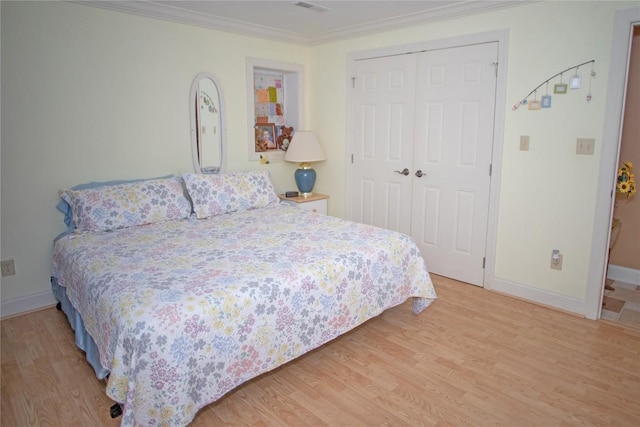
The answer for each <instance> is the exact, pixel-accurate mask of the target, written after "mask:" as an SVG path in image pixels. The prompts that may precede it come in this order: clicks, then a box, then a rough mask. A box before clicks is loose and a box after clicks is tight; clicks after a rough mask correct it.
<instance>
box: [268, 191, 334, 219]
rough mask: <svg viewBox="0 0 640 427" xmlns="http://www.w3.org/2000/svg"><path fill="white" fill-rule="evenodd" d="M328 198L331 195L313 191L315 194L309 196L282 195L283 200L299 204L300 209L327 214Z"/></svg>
mask: <svg viewBox="0 0 640 427" xmlns="http://www.w3.org/2000/svg"><path fill="white" fill-rule="evenodd" d="M327 199H329V196H327V195H326V194H318V193H313V195H312V196H309V197H285V196H284V194H281V195H280V200H282V201H283V202H286V203H289V204H290V205H293V206H297V207H299V208H300V209H305V210H308V211H313V212H318V213H321V214H324V215H326V214H327Z"/></svg>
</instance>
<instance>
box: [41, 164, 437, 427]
mask: <svg viewBox="0 0 640 427" xmlns="http://www.w3.org/2000/svg"><path fill="white" fill-rule="evenodd" d="M60 194H61V198H62V201H61V204H62V205H63V206H64V209H61V210H63V211H64V212H65V215H66V222H67V224H68V225H69V226H70V228H69V230H68V232H67V233H64V234H63V235H62V236H60V237H59V238H57V239H56V241H55V243H54V253H53V265H52V287H53V292H54V295H55V296H56V298H58V300H59V301H60V302H61V305H62V308H63V310H64V311H65V313H66V314H67V317H68V318H69V321H70V323H71V326H72V327H73V328H74V329H75V333H76V343H77V345H78V346H79V347H80V348H82V349H83V350H85V352H86V353H87V358H88V359H89V361H90V362H91V363H92V365H93V366H94V369H95V370H96V375H97V377H98V378H101V377H104V378H108V380H107V386H106V393H107V395H108V396H109V397H110V398H112V399H113V400H114V401H116V402H119V403H121V404H122V407H123V414H122V419H121V425H122V426H142V425H144V426H147V425H171V426H183V425H187V424H189V423H190V422H191V421H192V420H193V418H194V417H195V415H196V413H197V411H198V410H199V409H200V408H202V407H204V406H206V405H208V404H209V403H211V402H214V401H216V400H218V399H220V398H222V397H223V396H224V395H225V394H226V393H228V392H229V391H231V390H233V389H234V388H236V387H237V386H239V385H240V384H242V383H244V382H245V381H247V380H249V379H251V378H254V377H256V376H258V375H260V374H262V373H265V372H268V371H270V370H272V369H274V368H276V367H278V366H280V365H282V364H284V363H286V362H288V361H290V360H292V359H294V358H296V357H298V356H300V355H302V354H304V353H306V352H308V351H310V350H312V349H314V348H317V347H319V346H321V345H322V344H324V343H326V342H328V341H330V340H332V339H334V338H336V337H337V336H339V335H341V334H343V333H345V332H347V331H349V330H351V329H353V328H354V327H356V326H358V325H360V324H362V323H363V322H365V321H367V320H368V319H371V318H373V317H375V316H377V315H379V314H380V313H382V312H383V311H384V310H386V309H388V308H390V307H393V306H396V305H399V304H401V303H403V302H405V301H406V300H408V299H410V298H412V299H413V306H412V307H413V311H414V312H415V313H416V314H417V313H420V312H421V311H423V310H424V309H425V308H426V307H427V306H428V305H429V304H430V303H431V302H432V301H433V300H434V299H435V298H436V293H435V290H434V288H433V285H432V283H431V279H430V277H429V273H428V271H427V269H426V267H425V264H424V261H423V259H422V257H421V255H420V251H419V249H418V248H417V246H416V245H415V244H414V243H413V242H412V241H411V239H410V238H409V237H408V236H406V235H404V234H400V233H397V232H393V231H389V230H384V229H380V228H376V227H372V226H367V225H363V224H357V223H353V222H350V221H346V220H342V219H339V218H335V217H330V216H326V215H321V214H317V213H314V212H310V211H305V210H301V209H299V208H296V207H294V206H290V205H288V204H284V203H280V201H279V198H278V197H277V195H276V193H275V191H274V189H273V187H272V185H271V182H270V180H269V175H268V173H267V172H262V171H261V172H238V173H228V174H220V175H196V174H184V175H182V176H176V177H163V178H158V179H152V180H144V181H137V182H129V183H117V184H112V185H101V186H93V187H89V188H76V189H64V190H61V192H60Z"/></svg>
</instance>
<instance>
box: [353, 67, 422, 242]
mask: <svg viewBox="0 0 640 427" xmlns="http://www.w3.org/2000/svg"><path fill="white" fill-rule="evenodd" d="M415 61H416V56H415V55H400V56H392V57H385V58H377V59H368V60H362V61H358V62H357V63H356V66H355V80H354V88H353V104H352V105H353V110H352V111H353V115H352V117H353V123H351V126H352V127H353V128H352V129H353V131H352V135H353V138H354V142H353V145H352V147H353V153H352V155H353V158H352V159H351V160H352V164H351V166H352V169H351V174H350V176H351V181H350V182H349V185H351V194H352V195H353V197H352V200H351V201H350V203H351V219H353V220H354V221H358V222H362V223H365V224H370V225H375V226H378V227H383V228H387V229H391V230H396V231H400V232H403V233H406V234H410V233H411V229H410V227H411V180H412V176H413V175H411V174H409V175H402V174H400V173H398V172H395V171H402V170H403V169H405V168H407V169H408V171H409V172H411V171H412V166H411V164H412V155H413V138H414V133H413V132H414V117H415V112H414V106H415V70H416V62H415Z"/></svg>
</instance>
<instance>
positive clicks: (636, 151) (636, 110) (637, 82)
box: [609, 27, 640, 270]
mask: <svg viewBox="0 0 640 427" xmlns="http://www.w3.org/2000/svg"><path fill="white" fill-rule="evenodd" d="M639 117H640V27H636V28H635V31H634V36H633V42H632V45H631V61H630V64H629V79H628V82H627V99H626V101H625V113H624V123H623V127H622V143H621V145H620V164H622V163H623V162H632V163H633V165H634V167H633V172H634V174H635V175H636V184H638V183H640V182H639V181H638V180H640V120H638V118H639ZM613 216H614V218H618V219H620V221H621V223H622V228H621V229H620V234H619V236H618V239H617V241H616V242H615V245H614V246H613V249H612V250H611V255H610V258H609V262H610V263H611V264H614V265H617V266H621V267H627V268H632V269H634V270H640V194H639V193H636V195H635V196H633V197H631V198H627V197H626V196H623V195H621V194H618V195H617V196H616V204H615V209H614V211H613Z"/></svg>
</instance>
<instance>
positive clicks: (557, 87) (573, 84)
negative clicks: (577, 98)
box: [512, 59, 596, 111]
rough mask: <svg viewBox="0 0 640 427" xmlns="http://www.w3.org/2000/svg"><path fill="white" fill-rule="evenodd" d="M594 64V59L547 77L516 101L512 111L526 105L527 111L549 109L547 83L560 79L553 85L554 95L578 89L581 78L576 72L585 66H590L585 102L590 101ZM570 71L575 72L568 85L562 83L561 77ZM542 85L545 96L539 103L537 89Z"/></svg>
mask: <svg viewBox="0 0 640 427" xmlns="http://www.w3.org/2000/svg"><path fill="white" fill-rule="evenodd" d="M595 62H596V61H595V59H592V60H591V61H587V62H583V63H582V64H578V65H574V66H572V67H569V68H567V69H566V70H563V71H561V72H559V73H558V74H555V75H553V76H551V77H549V78H548V79H547V80H545V81H543V82H542V83H540V84H539V85H538V86H537V87H536V88H535V89H533V90H532V91H531V92H529V94H527V96H525V97H524V98H522V100H520V101H518V103H517V104H515V105H514V106H513V107H512V109H513V111H516V110H517V109H518V108H520V106H522V105H528V109H529V110H540V109H542V108H544V109H546V108H551V95H549V82H550V81H551V80H553V79H555V78H556V77H560V82H558V83H555V84H554V85H553V93H554V94H556V95H565V94H567V93H568V92H569V89H580V88H581V86H582V76H581V75H579V74H578V71H579V69H580V67H582V66H583V65H587V64H591V72H590V73H589V91H588V93H587V96H586V100H587V102H589V101H591V98H592V96H591V80H592V79H593V78H594V77H595V76H596V72H595V70H594V66H595ZM570 70H575V72H574V74H573V75H572V76H571V78H570V79H569V83H568V84H567V83H564V82H563V81H562V78H563V75H564V74H565V73H566V72H567V71H570ZM543 85H544V86H545V94H544V96H542V98H541V99H540V101H538V89H540V88H541V87H542V86H543ZM531 95H533V99H532V100H529V98H530V97H531Z"/></svg>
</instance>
